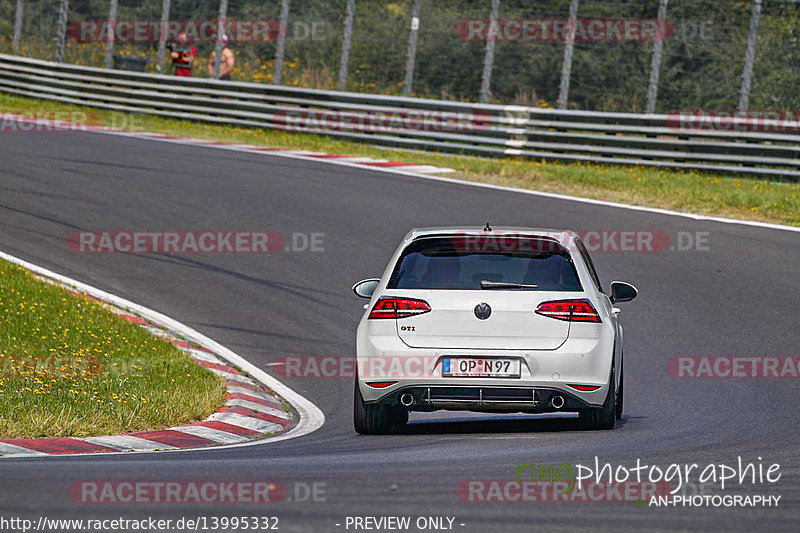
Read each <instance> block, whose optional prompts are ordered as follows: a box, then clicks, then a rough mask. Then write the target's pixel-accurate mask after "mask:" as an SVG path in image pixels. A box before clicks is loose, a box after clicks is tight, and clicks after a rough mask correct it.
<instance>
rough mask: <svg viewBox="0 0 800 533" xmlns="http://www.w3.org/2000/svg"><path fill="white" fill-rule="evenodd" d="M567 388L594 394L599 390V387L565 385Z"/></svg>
mask: <svg viewBox="0 0 800 533" xmlns="http://www.w3.org/2000/svg"><path fill="white" fill-rule="evenodd" d="M567 387H570V388H572V389H575V390H578V391H581V392H594V391H596V390H599V389H600V385H567Z"/></svg>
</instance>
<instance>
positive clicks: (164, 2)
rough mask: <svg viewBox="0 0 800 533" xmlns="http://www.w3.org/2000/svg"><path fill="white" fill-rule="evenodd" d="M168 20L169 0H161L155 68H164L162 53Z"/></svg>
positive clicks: (165, 40) (165, 42)
mask: <svg viewBox="0 0 800 533" xmlns="http://www.w3.org/2000/svg"><path fill="white" fill-rule="evenodd" d="M168 20H169V0H161V25H160V26H159V27H158V60H157V63H156V70H158V71H159V72H161V70H162V69H163V68H164V53H165V51H166V48H167V21H168Z"/></svg>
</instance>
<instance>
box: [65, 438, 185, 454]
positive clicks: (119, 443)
mask: <svg viewBox="0 0 800 533" xmlns="http://www.w3.org/2000/svg"><path fill="white" fill-rule="evenodd" d="M77 440H83V441H86V442H91V443H92V444H99V445H100V446H108V447H109V448H114V449H115V450H119V451H122V452H138V451H153V450H177V448H176V447H175V446H170V445H168V444H161V443H158V442H153V441H151V440H147V439H143V438H140V437H134V436H133V435H109V436H107V437H84V438H82V439H77Z"/></svg>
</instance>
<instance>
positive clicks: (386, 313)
mask: <svg viewBox="0 0 800 533" xmlns="http://www.w3.org/2000/svg"><path fill="white" fill-rule="evenodd" d="M430 310H431V306H430V305H428V302H426V301H425V300H415V299H413V298H392V297H389V298H381V299H380V300H378V301H377V302H375V306H374V307H373V308H372V311H370V312H369V318H370V319H374V318H408V317H410V316H416V315H421V314H423V313H427V312H429V311H430Z"/></svg>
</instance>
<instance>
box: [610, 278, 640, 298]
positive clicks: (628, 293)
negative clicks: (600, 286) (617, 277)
mask: <svg viewBox="0 0 800 533" xmlns="http://www.w3.org/2000/svg"><path fill="white" fill-rule="evenodd" d="M637 294H639V291H638V290H637V289H636V287H634V286H633V285H631V284H630V283H625V282H624V281H612V282H611V303H617V302H630V301H631V300H633V299H634V298H636V295H637Z"/></svg>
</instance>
